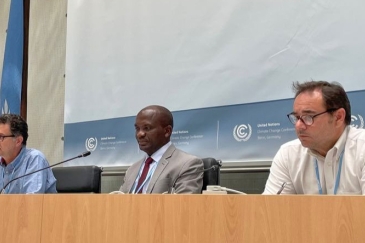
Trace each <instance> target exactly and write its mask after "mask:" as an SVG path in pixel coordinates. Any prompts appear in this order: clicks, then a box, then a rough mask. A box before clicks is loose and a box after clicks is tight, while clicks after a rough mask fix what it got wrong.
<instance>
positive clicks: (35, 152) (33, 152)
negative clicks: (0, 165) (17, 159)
mask: <svg viewBox="0 0 365 243" xmlns="http://www.w3.org/2000/svg"><path fill="white" fill-rule="evenodd" d="M25 154H26V155H27V156H30V157H42V158H45V156H44V154H43V153H42V152H41V151H39V150H37V149H34V148H25Z"/></svg>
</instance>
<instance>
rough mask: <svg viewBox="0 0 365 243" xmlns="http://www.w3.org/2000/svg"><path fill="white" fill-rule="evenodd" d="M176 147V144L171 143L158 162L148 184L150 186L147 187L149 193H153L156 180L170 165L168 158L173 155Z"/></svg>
mask: <svg viewBox="0 0 365 243" xmlns="http://www.w3.org/2000/svg"><path fill="white" fill-rule="evenodd" d="M175 149H176V148H175V146H174V145H170V147H168V149H167V150H166V152H165V153H164V154H163V155H162V157H161V159H160V161H159V162H158V165H157V168H156V170H155V172H154V173H153V175H152V178H151V181H150V184H149V185H148V188H147V191H146V192H147V193H151V191H152V189H153V187H154V186H155V184H156V181H157V180H158V178H159V177H160V175H161V173H162V172H163V171H164V169H165V167H166V166H167V165H168V163H169V160H168V159H169V158H170V157H171V156H172V154H173V153H174V151H175Z"/></svg>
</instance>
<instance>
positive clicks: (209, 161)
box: [202, 158, 222, 191]
mask: <svg viewBox="0 0 365 243" xmlns="http://www.w3.org/2000/svg"><path fill="white" fill-rule="evenodd" d="M202 160H203V163H204V169H209V168H211V167H212V166H216V168H215V169H210V170H207V171H205V172H204V175H203V188H202V191H204V190H206V189H207V186H208V185H219V184H220V167H221V165H222V161H220V160H216V159H214V158H203V159H202Z"/></svg>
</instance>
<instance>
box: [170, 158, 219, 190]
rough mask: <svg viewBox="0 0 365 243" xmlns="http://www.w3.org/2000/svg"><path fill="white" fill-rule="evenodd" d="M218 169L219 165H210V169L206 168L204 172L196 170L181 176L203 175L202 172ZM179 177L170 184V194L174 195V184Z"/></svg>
mask: <svg viewBox="0 0 365 243" xmlns="http://www.w3.org/2000/svg"><path fill="white" fill-rule="evenodd" d="M219 167H220V165H212V167H209V168H206V169H204V170H198V171H193V172H189V173H185V174H182V175H181V176H187V175H193V174H200V173H203V174H204V172H206V171H209V170H218V169H219ZM181 176H178V177H177V178H176V179H175V181H174V183H173V184H172V187H171V189H170V194H174V193H175V184H176V181H177V180H178V179H180V178H181Z"/></svg>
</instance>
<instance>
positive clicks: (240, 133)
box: [233, 124, 252, 142]
mask: <svg viewBox="0 0 365 243" xmlns="http://www.w3.org/2000/svg"><path fill="white" fill-rule="evenodd" d="M251 134H252V128H251V126H250V124H247V125H246V124H241V125H236V126H235V127H234V129H233V137H234V139H236V140H237V141H238V142H242V141H244V142H246V141H247V140H249V139H250V137H251Z"/></svg>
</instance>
